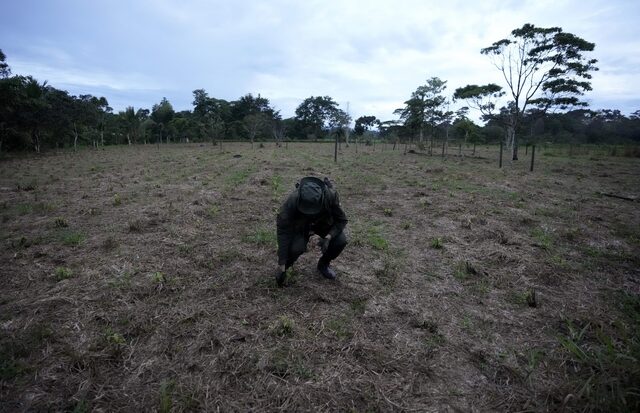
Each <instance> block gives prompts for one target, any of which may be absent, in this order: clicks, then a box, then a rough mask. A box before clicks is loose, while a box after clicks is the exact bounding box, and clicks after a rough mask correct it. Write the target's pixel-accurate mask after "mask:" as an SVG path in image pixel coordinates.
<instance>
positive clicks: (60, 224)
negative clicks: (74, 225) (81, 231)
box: [53, 218, 69, 228]
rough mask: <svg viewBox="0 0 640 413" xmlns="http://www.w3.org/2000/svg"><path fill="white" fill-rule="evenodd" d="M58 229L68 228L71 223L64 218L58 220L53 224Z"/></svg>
mask: <svg viewBox="0 0 640 413" xmlns="http://www.w3.org/2000/svg"><path fill="white" fill-rule="evenodd" d="M53 224H54V225H55V227H56V228H66V227H68V226H69V223H68V222H67V221H65V220H64V218H56V220H55V221H54V222H53Z"/></svg>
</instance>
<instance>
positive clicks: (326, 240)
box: [320, 235, 331, 254]
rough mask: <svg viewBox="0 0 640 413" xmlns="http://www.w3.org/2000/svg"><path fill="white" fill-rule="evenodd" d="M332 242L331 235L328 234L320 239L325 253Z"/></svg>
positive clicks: (321, 247) (321, 248)
mask: <svg viewBox="0 0 640 413" xmlns="http://www.w3.org/2000/svg"><path fill="white" fill-rule="evenodd" d="M330 242H331V235H327V236H326V237H324V238H323V239H321V240H320V250H322V253H323V254H324V253H325V252H327V249H328V248H329V243H330Z"/></svg>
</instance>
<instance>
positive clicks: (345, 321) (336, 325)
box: [325, 316, 353, 340]
mask: <svg viewBox="0 0 640 413" xmlns="http://www.w3.org/2000/svg"><path fill="white" fill-rule="evenodd" d="M325 325H326V327H327V328H328V329H329V330H330V331H332V332H333V333H334V334H335V335H336V337H337V338H339V339H341V340H344V339H348V338H351V337H352V336H353V332H352V331H351V319H349V318H348V317H345V316H342V317H338V318H334V319H332V320H329V321H327V323H326V324H325Z"/></svg>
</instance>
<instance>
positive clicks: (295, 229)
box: [276, 180, 348, 267]
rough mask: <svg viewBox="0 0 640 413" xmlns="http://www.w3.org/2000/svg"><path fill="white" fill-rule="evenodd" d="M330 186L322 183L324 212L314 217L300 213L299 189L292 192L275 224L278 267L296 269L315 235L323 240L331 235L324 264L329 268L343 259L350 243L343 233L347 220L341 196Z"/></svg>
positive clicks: (323, 258) (322, 260) (323, 260)
mask: <svg viewBox="0 0 640 413" xmlns="http://www.w3.org/2000/svg"><path fill="white" fill-rule="evenodd" d="M330 185H331V184H330V183H329V181H328V180H325V181H324V182H323V187H322V191H323V199H322V208H321V209H320V212H318V213H317V214H315V215H307V214H303V213H302V212H300V210H299V209H298V203H299V191H298V189H296V190H295V191H293V192H291V194H289V196H288V197H287V199H286V200H285V202H284V203H283V204H282V207H280V212H279V213H278V217H277V220H276V224H277V228H278V264H279V265H286V267H290V266H291V265H293V263H294V262H295V261H296V260H297V259H298V257H299V256H300V255H301V254H302V253H304V252H305V251H306V247H307V243H308V242H309V237H310V236H311V234H312V233H313V234H317V235H319V236H321V237H323V238H324V237H325V236H327V234H331V240H330V242H329V246H328V248H327V250H326V251H325V253H324V254H323V256H322V258H321V262H322V263H324V264H326V265H328V263H329V262H330V261H331V260H333V259H335V258H336V257H337V256H338V255H340V253H341V252H342V250H343V249H344V247H345V246H346V244H347V239H346V236H345V235H344V232H343V230H344V228H345V226H346V225H347V221H348V220H347V216H346V215H345V213H344V211H343V210H342V207H341V206H340V199H339V197H338V193H337V192H336V191H335V190H334V189H333V188H332V187H331V186H330Z"/></svg>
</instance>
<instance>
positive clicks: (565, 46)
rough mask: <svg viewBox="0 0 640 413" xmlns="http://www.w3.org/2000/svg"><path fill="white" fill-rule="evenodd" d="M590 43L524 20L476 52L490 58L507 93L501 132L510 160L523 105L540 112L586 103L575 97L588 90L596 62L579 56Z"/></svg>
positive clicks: (590, 49)
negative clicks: (509, 149) (504, 130)
mask: <svg viewBox="0 0 640 413" xmlns="http://www.w3.org/2000/svg"><path fill="white" fill-rule="evenodd" d="M594 47H595V44H594V43H590V42H588V41H586V40H584V39H582V38H580V37H578V36H576V35H573V34H571V33H566V32H564V31H562V29H561V28H560V27H549V28H541V27H536V26H534V25H532V24H529V23H527V24H525V25H523V26H522V27H521V28H519V29H515V30H513V31H512V32H511V35H510V36H509V37H508V38H505V39H501V40H498V41H497V42H495V43H493V44H492V45H491V46H489V47H487V48H484V49H482V50H481V51H480V52H481V53H482V54H484V55H487V56H489V57H491V59H492V61H493V64H494V65H495V67H496V68H497V69H498V70H499V71H500V72H501V73H502V76H503V78H504V81H505V83H506V84H507V89H508V91H509V92H510V94H511V96H510V97H511V99H512V103H513V104H512V105H511V106H507V109H508V119H509V124H508V127H507V135H508V143H509V144H510V146H511V147H512V150H513V160H517V159H518V142H517V138H516V130H517V128H518V124H519V121H520V120H521V118H522V117H523V116H524V113H525V111H526V110H527V109H528V106H529V105H533V106H536V107H537V108H538V109H540V110H542V111H547V110H549V109H550V108H553V107H558V108H560V109H567V108H569V107H573V106H587V104H586V103H585V102H582V101H580V99H579V97H580V96H581V95H583V94H584V92H586V91H589V90H591V82H590V81H589V80H590V79H591V73H590V72H592V71H595V70H598V69H597V67H596V66H595V64H596V63H597V60H595V59H587V58H586V57H585V56H584V54H585V53H586V52H591V51H593V49H594Z"/></svg>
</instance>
